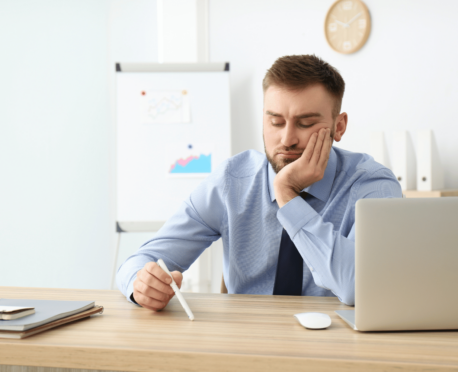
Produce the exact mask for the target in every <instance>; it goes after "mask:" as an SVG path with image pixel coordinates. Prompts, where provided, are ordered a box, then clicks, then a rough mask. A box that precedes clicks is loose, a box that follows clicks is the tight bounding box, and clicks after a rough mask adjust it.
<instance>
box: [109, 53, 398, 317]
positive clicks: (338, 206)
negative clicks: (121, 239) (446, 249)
mask: <svg viewBox="0 0 458 372" xmlns="http://www.w3.org/2000/svg"><path fill="white" fill-rule="evenodd" d="M263 89H264V108H263V129H264V145H265V152H266V154H265V155H264V154H261V153H259V152H256V151H252V150H251V151H245V152H242V153H240V154H238V155H236V156H233V157H232V158H230V159H228V160H227V161H225V162H224V163H223V164H222V165H221V166H220V167H219V168H218V169H217V170H216V171H215V172H213V173H212V174H211V175H210V176H209V177H208V178H207V179H206V180H205V181H204V182H202V183H201V184H200V186H199V187H197V189H196V190H194V191H193V192H192V193H191V195H190V196H189V198H188V199H187V200H186V201H185V202H184V203H183V205H182V206H181V208H180V209H179V210H178V211H177V213H176V214H175V215H174V216H173V217H172V218H171V219H170V220H168V221H167V223H166V224H165V225H164V227H163V228H162V229H161V230H160V231H159V232H158V233H157V234H156V236H155V237H154V238H153V239H151V240H150V241H149V242H147V243H145V244H144V245H143V246H142V247H141V248H140V249H139V251H138V252H137V253H136V254H134V255H133V256H131V257H129V258H128V259H127V260H126V262H125V263H124V264H123V265H122V266H121V267H120V269H119V271H118V275H117V282H118V286H119V288H120V289H121V291H122V292H123V293H124V295H125V296H126V297H127V298H128V299H129V300H130V301H133V302H136V303H137V304H139V305H141V306H143V307H145V308H148V309H151V310H160V309H163V308H164V307H165V306H166V305H167V303H168V302H169V300H170V299H171V298H172V296H173V291H172V289H171V287H170V286H169V283H170V277H168V276H167V275H166V274H165V273H164V271H162V269H161V268H160V267H159V266H158V265H157V264H156V263H155V262H156V261H157V260H158V259H159V258H162V259H163V260H164V261H165V263H166V264H167V266H168V268H169V269H170V271H173V272H172V275H173V277H174V279H175V281H176V282H177V284H178V285H179V286H180V285H181V281H182V274H181V273H182V272H183V271H185V270H187V269H188V268H189V266H190V265H191V264H192V263H193V262H194V261H195V260H196V259H197V257H199V255H200V254H201V253H202V252H203V251H204V250H205V249H206V248H207V247H208V246H210V244H211V243H212V242H213V241H215V240H217V239H219V238H222V239H223V245H224V270H223V274H224V280H225V283H226V286H227V289H228V291H229V293H251V294H266V295H271V294H280V295H304V296H305V295H309V296H337V297H338V298H339V300H340V301H342V302H344V303H346V304H348V305H353V304H354V286H355V283H354V271H355V269H354V267H355V258H354V250H355V243H354V240H355V203H356V201H357V200H358V199H362V198H391V197H402V192H401V188H400V186H399V183H398V182H397V180H396V179H395V177H394V175H393V173H392V172H391V171H390V170H388V169H387V168H385V167H383V166H382V165H380V164H378V163H376V162H375V161H374V160H373V159H372V158H371V157H370V156H368V155H365V154H356V153H351V152H348V151H344V150H341V149H338V148H334V147H332V142H333V140H335V141H337V142H338V141H340V140H341V138H342V136H343V135H344V133H345V131H346V128H347V121H348V115H347V114H346V113H345V112H343V113H340V109H341V103H342V98H343V94H344V90H345V83H344V81H343V79H342V77H341V76H340V74H339V73H338V71H337V70H336V69H335V68H333V67H332V66H330V65H329V64H327V63H326V62H324V61H322V60H321V59H319V58H318V57H316V56H313V55H303V56H286V57H282V58H279V59H278V60H277V61H276V62H275V63H274V64H273V65H272V67H271V68H270V69H269V70H268V71H267V73H266V76H265V78H264V81H263Z"/></svg>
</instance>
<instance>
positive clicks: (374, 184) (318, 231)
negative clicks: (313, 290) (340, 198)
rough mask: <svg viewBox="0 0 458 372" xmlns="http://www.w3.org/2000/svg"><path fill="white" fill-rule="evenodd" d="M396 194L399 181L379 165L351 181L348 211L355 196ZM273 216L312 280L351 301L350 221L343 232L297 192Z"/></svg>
mask: <svg viewBox="0 0 458 372" xmlns="http://www.w3.org/2000/svg"><path fill="white" fill-rule="evenodd" d="M398 197H402V191H401V188H400V186H399V183H398V182H397V181H396V180H395V179H393V176H392V174H391V172H390V171H389V170H388V169H381V170H379V171H377V172H374V173H373V174H371V175H370V176H369V177H365V178H363V179H361V180H360V181H359V182H357V183H355V184H354V186H353V189H352V198H353V200H352V204H353V210H352V211H351V213H353V216H354V204H355V203H356V201H357V200H359V199H363V198H398ZM277 218H278V220H279V222H280V223H281V224H282V226H283V227H284V229H285V230H286V231H287V232H288V234H289V236H290V238H291V239H292V241H293V242H294V244H295V245H296V247H297V249H298V251H299V253H300V254H301V256H302V258H303V259H304V263H305V264H306V265H307V266H308V268H309V269H310V271H311V273H312V276H313V280H314V281H315V284H316V285H317V286H319V287H322V288H325V289H329V290H330V291H332V292H333V293H334V294H335V295H336V296H337V297H338V298H339V300H340V301H341V302H343V303H345V304H347V305H354V303H355V224H354V222H353V225H352V228H351V229H350V231H349V233H348V235H347V236H343V235H341V234H340V233H339V232H338V231H336V230H335V229H334V226H333V224H332V223H330V222H325V221H324V220H323V218H322V217H321V216H320V214H319V213H317V212H316V211H315V210H314V209H313V208H312V207H311V206H310V205H309V204H308V203H307V202H306V201H305V200H303V199H302V198H301V197H299V196H298V197H296V198H294V199H292V200H290V201H289V202H288V203H286V204H285V205H284V206H283V207H282V208H280V209H279V210H278V212H277ZM353 221H354V217H353Z"/></svg>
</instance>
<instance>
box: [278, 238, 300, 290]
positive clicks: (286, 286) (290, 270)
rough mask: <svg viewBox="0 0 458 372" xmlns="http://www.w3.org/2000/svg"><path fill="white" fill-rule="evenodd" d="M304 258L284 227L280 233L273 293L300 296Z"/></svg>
mask: <svg viewBox="0 0 458 372" xmlns="http://www.w3.org/2000/svg"><path fill="white" fill-rule="evenodd" d="M303 270H304V260H303V259H302V256H301V255H300V253H299V251H298V250H297V248H296V246H295V245H294V243H293V242H292V240H291V238H290V237H289V235H288V233H287V232H286V230H285V229H283V232H282V234H281V243H280V253H279V254H278V264H277V275H276V276H275V284H274V293H273V294H274V295H284V296H300V295H301V294H302V275H303Z"/></svg>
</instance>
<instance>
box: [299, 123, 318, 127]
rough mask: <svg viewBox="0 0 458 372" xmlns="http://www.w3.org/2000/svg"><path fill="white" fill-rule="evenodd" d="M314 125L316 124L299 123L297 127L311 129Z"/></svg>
mask: <svg viewBox="0 0 458 372" xmlns="http://www.w3.org/2000/svg"><path fill="white" fill-rule="evenodd" d="M316 124H318V123H312V124H301V123H298V124H297V126H298V127H299V128H311V127H313V126H314V125H316Z"/></svg>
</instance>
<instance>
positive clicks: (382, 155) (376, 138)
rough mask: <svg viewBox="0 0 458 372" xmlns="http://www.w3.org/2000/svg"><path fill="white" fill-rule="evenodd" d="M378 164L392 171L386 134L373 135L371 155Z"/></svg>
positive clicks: (375, 133) (377, 133)
mask: <svg viewBox="0 0 458 372" xmlns="http://www.w3.org/2000/svg"><path fill="white" fill-rule="evenodd" d="M370 154H371V155H372V157H373V158H374V160H375V161H376V162H377V163H380V164H382V165H384V166H385V167H387V168H389V169H391V164H390V157H389V155H388V147H387V145H386V141H385V133H384V132H372V133H371V153H370Z"/></svg>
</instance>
